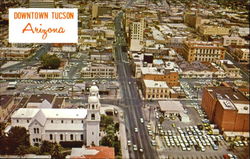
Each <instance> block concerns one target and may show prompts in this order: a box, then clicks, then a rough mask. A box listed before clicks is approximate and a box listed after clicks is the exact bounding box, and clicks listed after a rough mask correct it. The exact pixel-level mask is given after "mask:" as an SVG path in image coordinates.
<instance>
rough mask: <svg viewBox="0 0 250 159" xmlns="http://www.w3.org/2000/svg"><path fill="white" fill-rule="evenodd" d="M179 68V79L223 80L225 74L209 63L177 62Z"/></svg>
mask: <svg viewBox="0 0 250 159" xmlns="http://www.w3.org/2000/svg"><path fill="white" fill-rule="evenodd" d="M177 64H178V65H179V67H180V68H181V70H182V71H181V72H179V74H180V76H181V78H225V77H226V74H225V72H224V70H223V69H220V68H216V67H215V66H214V65H212V64H211V63H209V62H199V61H194V62H192V63H189V62H187V61H179V62H177Z"/></svg>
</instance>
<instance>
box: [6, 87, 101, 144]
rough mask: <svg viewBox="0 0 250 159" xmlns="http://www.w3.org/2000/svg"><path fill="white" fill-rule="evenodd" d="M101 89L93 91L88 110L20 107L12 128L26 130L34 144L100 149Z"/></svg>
mask: <svg viewBox="0 0 250 159" xmlns="http://www.w3.org/2000/svg"><path fill="white" fill-rule="evenodd" d="M98 91H99V90H98V88H97V86H92V87H91V88H90V96H89V98H88V108H87V109H51V108H44V109H39V108H20V109H18V110H17V111H15V112H14V113H13V115H12V116H11V127H14V126H20V127H25V128H26V129H27V130H28V132H29V138H30V143H31V145H35V144H40V143H41V141H43V140H47V141H51V142H57V143H60V142H67V141H79V142H82V143H83V144H85V145H87V146H90V145H96V146H99V140H100V137H99V132H100V125H99V123H100V102H99V94H98Z"/></svg>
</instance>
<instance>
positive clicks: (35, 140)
mask: <svg viewBox="0 0 250 159" xmlns="http://www.w3.org/2000/svg"><path fill="white" fill-rule="evenodd" d="M33 142H41V139H40V138H34V139H33Z"/></svg>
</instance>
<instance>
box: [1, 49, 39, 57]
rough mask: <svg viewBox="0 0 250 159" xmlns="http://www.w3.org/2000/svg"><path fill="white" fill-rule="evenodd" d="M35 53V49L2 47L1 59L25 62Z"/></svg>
mask: <svg viewBox="0 0 250 159" xmlns="http://www.w3.org/2000/svg"><path fill="white" fill-rule="evenodd" d="M33 52H34V50H33V48H17V47H0V58H1V59H6V60H23V59H25V58H27V57H29V56H30V55H31V54H32V53H33Z"/></svg>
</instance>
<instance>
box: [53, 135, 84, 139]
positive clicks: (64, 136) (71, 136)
mask: <svg viewBox="0 0 250 159" xmlns="http://www.w3.org/2000/svg"><path fill="white" fill-rule="evenodd" d="M75 137H76V135H75ZM80 137H81V140H83V134H81V136H80ZM49 139H50V140H53V134H50V135H49ZM64 139H65V140H66V135H63V134H60V140H64ZM70 140H74V134H70Z"/></svg>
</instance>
